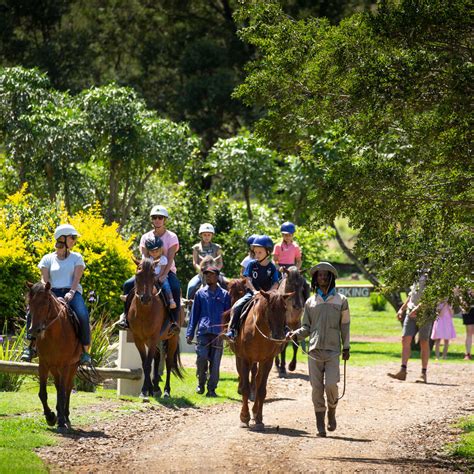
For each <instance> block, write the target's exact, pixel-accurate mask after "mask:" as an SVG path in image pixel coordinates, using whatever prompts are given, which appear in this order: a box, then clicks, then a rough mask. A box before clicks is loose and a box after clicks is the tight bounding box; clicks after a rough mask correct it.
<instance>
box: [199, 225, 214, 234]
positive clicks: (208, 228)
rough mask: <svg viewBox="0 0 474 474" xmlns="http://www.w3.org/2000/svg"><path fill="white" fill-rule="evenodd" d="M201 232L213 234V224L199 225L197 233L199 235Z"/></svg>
mask: <svg viewBox="0 0 474 474" xmlns="http://www.w3.org/2000/svg"><path fill="white" fill-rule="evenodd" d="M203 232H210V233H211V234H215V233H216V231H215V230H214V226H213V225H212V224H209V223H205V224H201V225H200V226H199V232H198V234H199V235H201V234H202V233H203Z"/></svg>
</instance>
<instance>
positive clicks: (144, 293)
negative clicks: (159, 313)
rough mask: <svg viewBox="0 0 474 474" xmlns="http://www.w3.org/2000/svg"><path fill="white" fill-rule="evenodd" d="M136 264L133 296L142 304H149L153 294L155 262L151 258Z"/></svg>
mask: <svg viewBox="0 0 474 474" xmlns="http://www.w3.org/2000/svg"><path fill="white" fill-rule="evenodd" d="M136 263H137V271H136V273H135V296H136V297H137V298H138V299H139V300H140V302H141V303H142V304H148V303H150V302H151V300H152V297H153V294H154V292H155V266H156V262H154V260H153V259H152V258H149V257H147V258H144V259H143V260H142V261H140V262H136Z"/></svg>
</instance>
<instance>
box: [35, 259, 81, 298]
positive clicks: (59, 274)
mask: <svg viewBox="0 0 474 474" xmlns="http://www.w3.org/2000/svg"><path fill="white" fill-rule="evenodd" d="M76 267H84V268H86V264H85V263H84V259H83V258H82V255H81V254H80V253H77V252H71V253H70V254H69V255H68V256H67V258H65V259H64V260H61V259H59V258H58V256H57V254H56V252H53V253H48V254H46V255H45V256H44V257H43V258H42V259H41V261H40V263H39V264H38V268H39V269H40V270H41V269H42V268H47V269H48V272H49V281H50V283H51V287H52V288H71V286H72V280H73V279H74V269H75V268H76ZM77 291H79V293H81V294H82V286H81V285H80V284H79V285H78V286H77Z"/></svg>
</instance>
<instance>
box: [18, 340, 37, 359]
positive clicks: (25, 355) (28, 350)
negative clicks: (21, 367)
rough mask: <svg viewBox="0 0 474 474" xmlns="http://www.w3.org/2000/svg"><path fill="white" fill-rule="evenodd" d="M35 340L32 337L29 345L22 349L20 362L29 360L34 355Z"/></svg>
mask: <svg viewBox="0 0 474 474" xmlns="http://www.w3.org/2000/svg"><path fill="white" fill-rule="evenodd" d="M35 345H36V344H35V340H34V339H32V340H31V342H30V345H29V346H28V347H25V348H24V349H23V352H22V353H21V356H20V360H21V361H22V362H31V360H32V359H33V358H35V357H36V348H35Z"/></svg>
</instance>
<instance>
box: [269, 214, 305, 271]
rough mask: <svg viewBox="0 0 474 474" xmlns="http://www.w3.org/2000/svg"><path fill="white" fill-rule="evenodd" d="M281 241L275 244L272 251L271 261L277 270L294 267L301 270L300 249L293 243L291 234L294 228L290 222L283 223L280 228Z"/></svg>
mask: <svg viewBox="0 0 474 474" xmlns="http://www.w3.org/2000/svg"><path fill="white" fill-rule="evenodd" d="M280 231H281V235H282V238H283V239H282V241H281V243H280V244H276V245H275V248H274V249H273V261H274V262H275V265H276V266H277V268H279V269H280V271H282V269H283V268H288V267H291V266H296V267H297V268H298V270H300V269H301V249H300V247H299V245H298V244H297V243H296V242H293V234H294V233H295V231H296V226H295V224H293V223H292V222H284V223H283V224H282V225H281V227H280Z"/></svg>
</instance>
